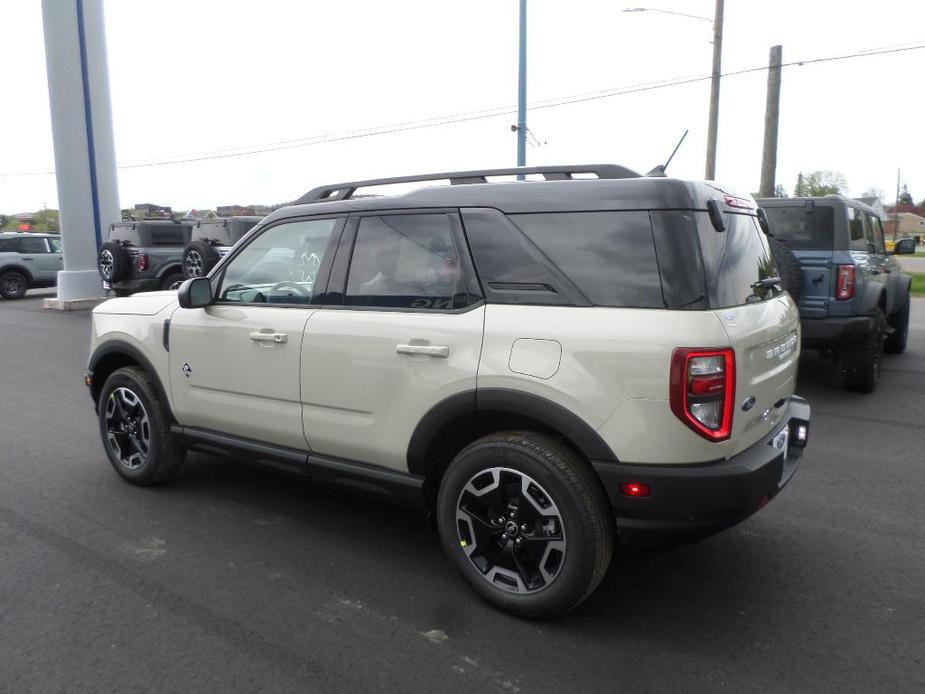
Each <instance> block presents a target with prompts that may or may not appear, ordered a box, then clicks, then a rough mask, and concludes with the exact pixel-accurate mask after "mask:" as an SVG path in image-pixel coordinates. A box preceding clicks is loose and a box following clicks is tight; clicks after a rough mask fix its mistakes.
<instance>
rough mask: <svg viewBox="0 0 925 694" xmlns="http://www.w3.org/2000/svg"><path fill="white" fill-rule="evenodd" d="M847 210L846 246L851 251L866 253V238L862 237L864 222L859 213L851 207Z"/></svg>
mask: <svg viewBox="0 0 925 694" xmlns="http://www.w3.org/2000/svg"><path fill="white" fill-rule="evenodd" d="M847 210H848V245H849V247H850V248H851V250H852V251H863V252H865V253H866V252H867V238H866V237H865V236H864V222H863V221H862V220H861V216H862V215H861V213H860V212H858V211H857V210H856V209H854V208H853V207H849V208H847Z"/></svg>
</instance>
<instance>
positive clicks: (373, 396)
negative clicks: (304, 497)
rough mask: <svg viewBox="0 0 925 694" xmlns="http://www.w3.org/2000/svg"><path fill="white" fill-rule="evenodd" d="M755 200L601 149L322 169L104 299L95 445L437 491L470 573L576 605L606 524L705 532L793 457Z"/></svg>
mask: <svg viewBox="0 0 925 694" xmlns="http://www.w3.org/2000/svg"><path fill="white" fill-rule="evenodd" d="M511 175H520V176H525V177H527V178H528V179H529V178H539V179H542V180H525V181H521V182H509V183H503V182H495V181H492V182H488V177H493V178H494V177H496V176H497V177H503V176H511ZM440 180H449V181H450V182H451V183H453V184H455V185H449V186H447V185H429V186H426V187H420V188H418V189H416V190H413V191H412V192H408V193H404V194H398V195H387V196H378V197H369V196H359V195H356V193H357V191H359V190H363V189H365V188H367V187H372V186H380V187H382V186H385V185H386V184H408V183H414V182H427V183H434V182H437V181H440ZM761 222H762V219H761V218H760V217H759V213H758V210H757V208H756V206H755V203H754V201H753V200H752V199H751V198H750V197H747V196H745V197H743V196H738V195H736V194H735V193H734V192H733V191H731V190H730V189H728V188H724V187H720V186H718V185H716V184H713V183H704V182H687V181H680V180H675V179H668V178H664V177H662V178H651V177H642V176H639V175H638V174H635V173H633V172H632V171H630V170H628V169H625V168H623V167H619V166H612V165H607V166H578V167H551V168H550V167H546V168H533V169H515V170H495V171H470V172H461V173H452V174H437V175H433V176H411V177H404V178H396V179H385V180H378V181H363V182H352V183H344V184H337V185H331V186H324V187H322V188H318V189H315V190H313V191H311V192H309V193H308V194H306V195H305V196H304V197H303V198H301V199H300V200H298V201H297V202H296V203H294V204H293V205H290V206H288V207H284V208H282V209H280V210H277V211H276V212H274V213H273V214H271V215H270V216H269V217H267V218H266V219H264V220H263V221H262V222H261V223H260V224H259V225H258V226H257V227H255V229H254V230H253V231H252V232H251V233H250V234H249V235H248V236H247V237H246V238H245V239H244V240H243V241H242V242H241V243H239V244H237V245H236V246H235V247H234V249H233V250H232V251H231V252H229V253H228V254H227V255H226V256H224V257H223V258H222V259H221V260H220V261H219V262H218V264H217V265H216V266H215V268H213V269H212V271H211V272H210V273H209V275H208V277H200V278H195V279H190V280H188V281H187V282H185V283H184V284H183V286H182V287H181V288H180V290H179V294H178V293H177V292H176V291H169V292H152V293H148V294H145V295H141V296H137V297H132V298H120V299H113V300H110V301H108V302H106V303H104V304H101V305H100V306H98V307H97V308H96V309H95V310H94V312H93V335H92V348H91V357H90V368H89V374H88V375H87V384H88V385H89V386H90V390H91V394H92V397H93V402H94V404H95V406H96V409H97V412H98V414H99V426H100V432H101V434H102V439H103V446H104V448H105V451H106V454H107V456H108V457H109V460H110V462H111V463H112V465H113V467H114V468H115V469H116V471H117V472H118V473H119V474H120V475H122V476H123V477H124V478H125V479H126V480H128V481H130V482H132V483H135V484H142V485H147V484H154V483H157V482H162V481H164V480H166V479H168V478H170V477H171V476H173V475H174V474H175V473H176V472H177V471H178V469H179V468H180V466H181V464H182V463H183V460H184V458H185V455H186V451H188V450H200V451H207V452H210V453H216V452H219V453H225V454H227V455H230V456H233V457H235V458H246V459H251V460H254V461H256V462H260V463H266V464H269V465H272V466H275V467H285V468H289V469H293V470H296V471H299V472H300V473H303V474H304V475H306V476H307V477H309V478H311V479H312V480H317V481H319V482H323V483H328V484H333V485H339V486H343V487H347V488H350V489H354V490H356V491H358V492H362V493H367V494H373V495H377V496H379V497H384V498H386V499H391V500H394V501H396V502H399V503H403V504H409V505H413V506H416V507H420V508H424V509H431V510H434V511H435V513H436V517H437V520H438V525H439V532H440V537H441V539H442V542H443V544H444V546H445V548H446V551H447V553H448V555H449V556H450V558H451V560H452V561H453V562H454V563H455V564H456V565H457V567H458V568H459V570H460V571H461V573H462V575H463V576H464V577H465V578H466V579H467V581H468V582H469V583H470V584H471V586H472V587H473V588H474V589H475V590H476V591H477V592H478V593H479V594H481V595H482V596H483V597H485V598H487V599H488V600H490V601H491V602H493V603H495V604H496V605H499V606H500V607H502V608H504V609H506V610H509V611H510V612H513V613H516V614H521V615H528V616H538V615H549V614H555V613H561V612H565V611H567V610H569V609H571V608H573V607H574V606H576V605H577V604H578V603H580V602H581V601H582V600H583V599H584V598H585V597H587V596H588V595H589V594H590V593H591V592H592V591H593V590H594V588H595V587H596V586H597V585H598V583H599V582H600V580H601V578H602V577H603V575H604V572H605V571H606V569H607V566H608V564H609V562H610V558H611V550H612V548H613V544H614V541H615V540H619V541H620V542H622V543H624V544H628V545H640V544H649V545H651V544H664V543H675V542H678V541H683V540H691V539H697V538H699V537H704V536H706V535H709V534H711V533H714V532H716V531H718V530H721V529H723V528H726V527H729V526H731V525H733V524H735V523H737V522H739V521H741V520H742V519H744V518H746V517H747V516H749V515H750V514H752V513H753V512H754V511H756V510H757V509H759V508H761V507H762V506H764V505H765V504H766V503H767V502H768V501H769V500H770V499H771V498H772V497H774V496H775V495H776V494H777V493H778V492H779V491H780V490H781V489H782V488H783V486H784V485H785V484H786V483H787V482H788V481H789V480H790V478H791V476H792V475H793V473H794V471H795V469H796V467H797V464H798V462H799V460H800V457H801V454H802V450H803V447H804V446H805V445H806V441H807V437H808V430H809V417H810V414H809V407H808V405H807V404H806V402H805V401H804V400H802V399H801V398H798V397H796V396H794V394H793V391H794V385H795V379H796V372H797V359H798V356H799V345H800V339H799V337H800V332H799V331H800V325H799V316H798V313H797V309H796V306H795V305H794V303H793V301H792V300H791V299H790V296H789V295H788V294H787V293H785V292H783V291H782V290H781V289H780V286H779V281H778V279H777V277H776V275H777V272H776V268H775V266H774V263H773V260H772V259H771V256H770V254H769V251H768V244H767V240H766V238H765V233H763V231H762V228H761V227H762V224H761ZM312 258H317V259H318V262H315V261H314V260H312V261H309V260H306V259H312ZM309 262H310V264H311V267H308V265H307V264H308V263H309Z"/></svg>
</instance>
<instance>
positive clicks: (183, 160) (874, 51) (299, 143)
mask: <svg viewBox="0 0 925 694" xmlns="http://www.w3.org/2000/svg"><path fill="white" fill-rule="evenodd" d="M896 46H898V47H883V48H870V49H866V50H863V51H856V52H853V53H844V54H841V55H834V56H826V57H822V58H809V59H805V60H793V61H790V62H786V63H782V64H781V67H782V68H783V67H794V66H796V67H802V66H805V65H812V64H816V63H828V62H834V61H838V60H849V59H852V58H867V57H871V56H876V55H888V54H891V53H903V52H906V51H915V50H921V49H923V48H925V43H919V44H914V45H909V44H896ZM767 69H768V68H767V66H766V65H762V66H759V67H752V68H744V69H741V70H732V71H730V72H724V73H722V75H721V77H736V76H739V75H747V74H750V73H755V72H764V71H766V70H767ZM709 79H712V75H693V76H689V77H675V78H666V79H663V80H656V81H653V82H643V83H639V84H635V85H628V86H624V87H614V88H611V89H605V90H601V91H598V92H589V93H585V94H577V95H573V96H566V97H559V98H554V99H548V100H545V101H539V102H536V103H534V104H531V105H530V106H529V108H530V109H531V110H533V111H538V110H543V109H549V108H558V107H560V106H569V105H571V104H579V103H586V102H589V101H597V100H600V99H609V98H612V97H615V96H624V95H626V94H639V93H642V92H649V91H655V90H657V89H665V88H667V87H677V86H681V85H685V84H694V83H697V82H703V81H706V80H709ZM516 112H517V109H516V107H513V106H500V107H497V108H491V109H482V110H479V111H470V112H467V113H460V114H455V115H448V116H435V117H432V118H425V119H422V120H415V121H405V122H403V123H393V124H391V125H382V126H376V127H371V128H364V129H360V130H352V131H347V132H343V133H332V134H329V135H318V136H314V137H306V138H299V139H294V140H279V141H277V142H269V143H264V144H261V145H254V146H252V147H244V148H230V149H223V150H215V151H212V152H205V153H198V154H189V155H178V156H177V157H174V158H169V159H163V160H156V159H155V160H137V161H130V162H126V163H124V164H119V165H117V167H116V168H118V169H138V168H152V167H155V166H171V165H174V164H187V163H192V162H197V161H210V160H214V159H229V158H233V157H243V156H251V155H254V154H264V153H267V152H276V151H280V150H287V149H297V148H300V147H311V146H313V145H321V144H328V143H332V142H344V141H347V140H356V139H361V138H365V137H373V136H378V135H389V134H393V133H398V132H407V131H410V130H422V129H425V128H434V127H438V126H443V125H454V124H457V123H465V122H470V121H475V120H484V119H487V118H496V117H498V116H506V115H511V114H514V113H516ZM54 173H55V172H54V170H51V171H17V172H10V173H0V176H3V177H7V176H9V177H12V176H47V175H52V174H54Z"/></svg>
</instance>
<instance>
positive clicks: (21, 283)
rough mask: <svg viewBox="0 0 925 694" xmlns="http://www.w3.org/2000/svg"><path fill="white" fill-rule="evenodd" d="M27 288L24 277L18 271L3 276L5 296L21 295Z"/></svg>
mask: <svg viewBox="0 0 925 694" xmlns="http://www.w3.org/2000/svg"><path fill="white" fill-rule="evenodd" d="M27 288H28V287H27V286H26V278H25V277H23V276H22V275H20V274H19V273H18V272H10V273H7V274H6V275H5V276H4V277H3V293H4V294H5V295H6V296H11V297H19V296H22V295H23V294H25V293H26V289H27Z"/></svg>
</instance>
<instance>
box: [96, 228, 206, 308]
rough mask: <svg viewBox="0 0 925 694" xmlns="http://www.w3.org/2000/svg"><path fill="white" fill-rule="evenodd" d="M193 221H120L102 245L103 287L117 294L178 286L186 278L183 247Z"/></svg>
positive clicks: (100, 251)
mask: <svg viewBox="0 0 925 694" xmlns="http://www.w3.org/2000/svg"><path fill="white" fill-rule="evenodd" d="M191 229H192V225H191V224H188V223H185V222H178V221H170V220H145V221H130V222H117V223H115V224H111V225H110V226H109V238H108V239H107V240H106V243H104V244H103V245H102V246H100V250H99V253H98V255H97V269H98V270H99V273H100V277H102V278H103V288H104V289H111V290H113V291H114V292H115V293H116V295H117V296H128V295H129V294H132V293H134V292H145V291H152V290H157V289H176V288H178V287H179V286H180V283H181V282H182V281H183V279H184V277H183V264H182V263H183V247H184V246H185V245H186V244H188V243H189V241H190V233H191Z"/></svg>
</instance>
